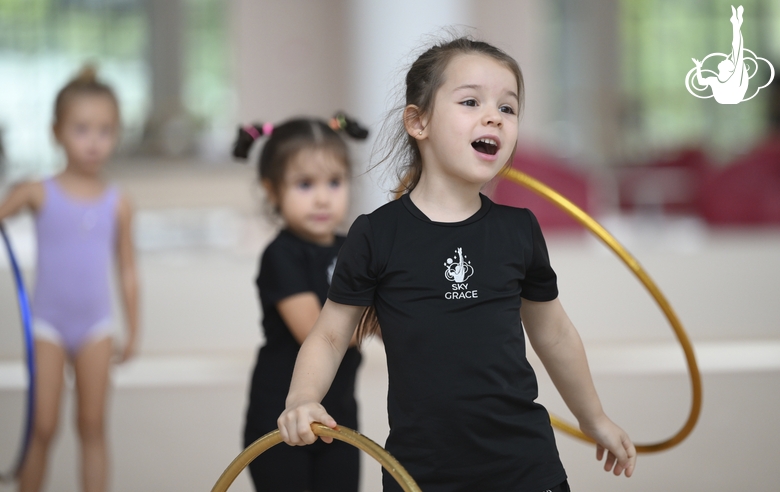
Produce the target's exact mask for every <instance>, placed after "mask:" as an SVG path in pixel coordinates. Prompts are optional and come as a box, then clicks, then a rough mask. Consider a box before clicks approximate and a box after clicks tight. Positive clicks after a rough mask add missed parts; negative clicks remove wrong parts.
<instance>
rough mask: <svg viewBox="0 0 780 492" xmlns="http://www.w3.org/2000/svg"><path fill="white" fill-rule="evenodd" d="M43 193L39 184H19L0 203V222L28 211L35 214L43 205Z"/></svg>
mask: <svg viewBox="0 0 780 492" xmlns="http://www.w3.org/2000/svg"><path fill="white" fill-rule="evenodd" d="M43 200H44V191H43V186H42V185H41V184H40V183H33V182H27V183H20V184H18V185H16V186H14V187H13V188H11V191H9V192H8V195H6V197H5V199H4V200H3V201H2V202H0V220H3V219H5V218H6V217H10V216H12V215H15V214H17V213H19V212H21V211H22V210H24V209H30V210H32V211H33V212H37V211H38V210H39V209H40V208H41V205H43Z"/></svg>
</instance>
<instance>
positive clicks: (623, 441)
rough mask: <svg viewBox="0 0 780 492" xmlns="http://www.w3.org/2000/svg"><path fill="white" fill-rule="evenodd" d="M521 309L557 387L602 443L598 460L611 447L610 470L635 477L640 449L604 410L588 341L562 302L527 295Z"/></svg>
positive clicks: (581, 422) (607, 467)
mask: <svg viewBox="0 0 780 492" xmlns="http://www.w3.org/2000/svg"><path fill="white" fill-rule="evenodd" d="M520 311H521V315H522V319H523V326H524V327H525V330H526V332H527V333H528V339H529V340H530V342H531V345H532V346H533V348H534V350H535V351H536V353H537V355H539V358H540V359H541V361H542V363H543V364H544V367H545V369H547V372H548V373H549V374H550V378H551V379H552V381H553V383H554V384H555V387H556V388H557V389H558V392H559V393H560V394H561V397H563V400H564V402H566V405H567V406H568V407H569V409H570V410H571V411H572V413H573V414H574V416H575V417H576V418H577V421H578V422H579V425H580V428H581V429H582V432H584V433H585V434H586V435H588V436H589V437H591V438H593V440H595V441H596V443H597V451H596V453H597V454H596V457H597V459H598V460H601V459H602V457H603V455H604V451H605V449H606V450H607V451H608V454H607V460H606V462H605V465H604V469H605V470H607V471H609V470H613V471H614V473H615V475H620V474H621V473H623V471H625V474H626V476H627V477H630V476H631V475H632V474H633V472H634V466H635V464H636V449H635V448H634V445H633V443H632V442H631V439H630V438H629V437H628V435H627V434H626V433H625V432H624V431H623V430H622V429H620V427H618V426H617V425H615V424H614V423H613V422H612V421H611V420H610V419H609V418H608V417H607V416H606V414H605V413H604V410H603V409H602V407H601V401H600V400H599V397H598V394H597V393H596V388H595V386H594V385H593V379H592V377H591V375H590V369H589V368H588V361H587V358H586V356H585V349H584V347H583V345H582V340H581V339H580V336H579V334H578V333H577V330H576V329H575V328H574V325H573V324H572V322H571V320H570V319H569V317H568V316H567V315H566V312H565V311H564V310H563V306H562V305H561V303H560V301H559V300H558V299H555V300H553V301H549V302H533V301H528V300H526V299H523V304H522V308H521V310H520ZM613 467H614V469H613Z"/></svg>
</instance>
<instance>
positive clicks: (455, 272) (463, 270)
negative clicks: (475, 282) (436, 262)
mask: <svg viewBox="0 0 780 492" xmlns="http://www.w3.org/2000/svg"><path fill="white" fill-rule="evenodd" d="M444 266H445V267H446V270H444V276H445V277H446V278H447V280H449V281H450V282H457V283H459V284H460V283H463V282H465V281H466V280H468V279H469V277H471V276H472V275H474V268H473V267H472V266H471V262H470V261H466V256H465V255H464V254H463V248H458V249H456V250H455V256H454V257H452V258H447V261H446V262H444Z"/></svg>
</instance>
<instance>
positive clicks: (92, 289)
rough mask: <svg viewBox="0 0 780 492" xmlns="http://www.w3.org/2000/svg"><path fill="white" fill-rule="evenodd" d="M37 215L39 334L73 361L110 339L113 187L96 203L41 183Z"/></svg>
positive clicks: (53, 182)
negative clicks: (90, 344) (86, 349)
mask: <svg viewBox="0 0 780 492" xmlns="http://www.w3.org/2000/svg"><path fill="white" fill-rule="evenodd" d="M43 188H44V194H45V198H44V202H43V206H42V207H41V208H40V210H39V211H38V216H37V218H36V221H35V230H36V233H37V236H38V262H37V265H38V268H37V277H36V281H35V293H34V295H33V313H35V314H34V320H35V322H34V330H35V336H36V337H38V338H44V339H48V340H50V341H52V342H54V343H57V344H59V345H61V346H62V347H63V348H65V350H66V351H67V352H68V355H70V356H71V357H75V356H76V355H77V354H78V352H79V349H80V348H81V347H82V346H83V345H84V344H86V343H88V342H90V341H94V340H97V339H99V338H101V337H105V336H109V335H110V333H111V330H112V324H111V291H110V288H109V267H111V266H112V265H113V261H112V260H113V250H114V248H113V245H114V241H115V238H116V208H117V199H118V197H119V194H118V191H117V189H116V187H113V186H112V187H110V188H108V189H107V190H106V192H105V193H104V194H103V195H102V196H100V197H98V198H95V199H91V200H81V199H76V198H73V197H70V196H68V195H67V194H66V193H65V191H64V190H62V189H61V188H60V186H59V185H58V184H57V181H56V180H55V179H48V180H46V181H44V182H43Z"/></svg>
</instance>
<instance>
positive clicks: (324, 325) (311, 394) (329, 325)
mask: <svg viewBox="0 0 780 492" xmlns="http://www.w3.org/2000/svg"><path fill="white" fill-rule="evenodd" d="M365 309H366V308H365V307H364V306H350V305H346V304H338V303H335V302H333V301H330V300H328V301H326V302H325V305H324V306H323V307H322V311H321V312H320V315H319V317H318V318H317V321H316V322H315V323H314V327H313V328H312V330H311V333H309V336H308V337H306V340H305V341H304V342H303V345H302V346H301V350H300V351H299V352H298V359H297V360H296V362H295V370H294V371H293V376H292V382H291V383H290V391H289V393H288V394H287V403H286V409H285V411H284V412H283V413H282V415H281V416H280V417H279V419H278V421H277V424H278V425H279V430H280V431H281V435H282V439H284V441H285V442H286V443H287V444H291V445H299V446H300V445H304V444H311V443H313V442H314V441H315V440H316V439H317V437H316V436H315V435H314V433H313V432H312V431H311V428H310V425H311V423H312V422H322V423H323V424H325V425H327V426H329V427H335V426H336V421H335V420H334V419H333V417H331V416H330V415H328V413H327V412H326V411H325V408H324V407H323V406H322V405H321V404H320V402H321V401H322V399H323V398H324V397H325V394H326V393H327V392H328V388H330V384H331V383H332V382H333V378H334V377H335V376H336V371H338V368H339V365H340V364H341V359H342V358H343V357H344V353H345V352H346V351H347V347H348V346H349V343H350V340H351V339H352V336H353V334H354V332H355V327H356V326H357V323H358V321H360V316H361V315H362V314H363V311H364V310H365ZM327 441H328V442H330V441H331V439H327Z"/></svg>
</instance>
